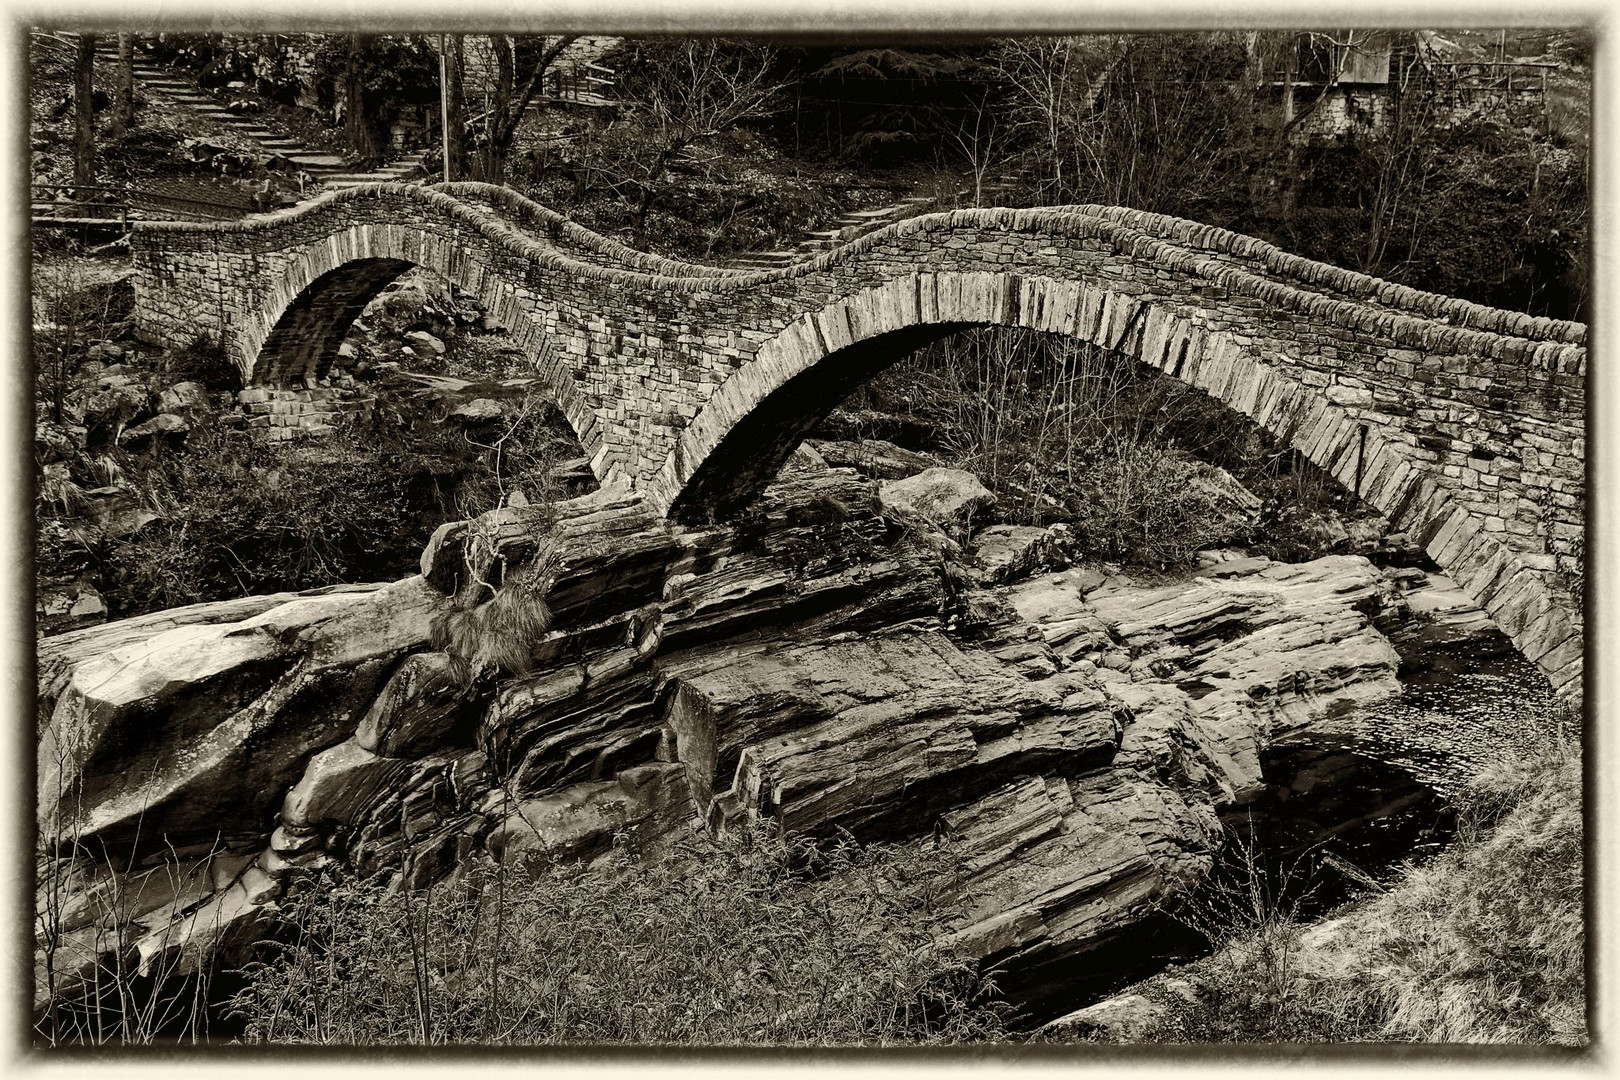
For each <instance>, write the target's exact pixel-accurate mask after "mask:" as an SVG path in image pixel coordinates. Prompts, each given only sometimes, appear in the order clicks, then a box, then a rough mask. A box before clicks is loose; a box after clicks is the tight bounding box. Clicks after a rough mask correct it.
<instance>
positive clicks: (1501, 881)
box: [1079, 740, 1588, 1046]
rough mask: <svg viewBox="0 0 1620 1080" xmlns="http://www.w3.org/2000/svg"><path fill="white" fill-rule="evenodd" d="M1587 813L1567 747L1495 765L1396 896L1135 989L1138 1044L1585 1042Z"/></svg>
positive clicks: (1248, 930) (1242, 934) (1266, 924)
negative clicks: (1442, 846) (1442, 841)
mask: <svg viewBox="0 0 1620 1080" xmlns="http://www.w3.org/2000/svg"><path fill="white" fill-rule="evenodd" d="M1581 806H1582V780H1581V757H1580V752H1579V748H1578V746H1575V745H1572V744H1570V743H1568V742H1566V741H1563V740H1555V742H1554V744H1553V745H1550V746H1548V747H1547V748H1546V749H1545V750H1544V752H1542V753H1540V754H1537V755H1532V756H1528V757H1526V758H1523V759H1520V760H1516V761H1513V762H1511V763H1508V764H1504V765H1501V766H1499V767H1496V768H1494V769H1492V770H1491V771H1489V772H1488V773H1486V774H1484V775H1482V776H1481V777H1479V778H1478V780H1477V781H1476V782H1475V783H1474V785H1472V787H1471V788H1470V790H1469V791H1468V793H1467V794H1466V795H1465V796H1464V797H1463V798H1462V799H1461V800H1460V805H1459V806H1458V815H1459V832H1458V838H1457V840H1456V841H1455V842H1454V843H1453V844H1452V846H1451V847H1450V848H1448V849H1447V850H1446V851H1445V852H1443V853H1442V854H1441V855H1440V856H1438V857H1437V858H1435V859H1434V860H1432V861H1431V862H1429V863H1427V864H1425V865H1423V866H1421V867H1417V868H1414V869H1412V870H1411V871H1410V872H1409V873H1408V874H1407V875H1406V877H1405V878H1404V879H1403V880H1402V881H1401V882H1400V883H1399V884H1398V885H1396V886H1395V887H1393V888H1391V889H1390V890H1389V891H1388V892H1386V893H1382V894H1380V895H1377V896H1375V897H1373V898H1372V899H1370V900H1368V901H1366V902H1364V903H1363V904H1361V905H1359V906H1357V907H1355V908H1353V909H1351V910H1349V911H1348V912H1346V913H1344V914H1343V915H1341V916H1339V917H1338V918H1336V919H1333V920H1330V921H1328V922H1325V923H1321V924H1317V925H1316V926H1312V927H1304V926H1300V925H1298V924H1296V923H1294V922H1292V921H1290V920H1289V919H1288V918H1286V916H1285V915H1283V916H1278V917H1275V918H1269V919H1260V920H1257V921H1251V922H1249V923H1247V924H1245V925H1237V926H1234V927H1232V928H1231V929H1232V932H1231V935H1230V937H1229V938H1228V940H1227V942H1226V943H1225V945H1224V947H1223V948H1222V949H1221V951H1220V952H1218V953H1216V954H1215V955H1213V956H1211V957H1209V958H1207V959H1205V960H1202V961H1199V962H1198V963H1196V964H1194V965H1191V966H1189V967H1188V968H1185V969H1182V970H1181V971H1179V972H1177V973H1174V974H1173V975H1171V976H1168V977H1165V976H1161V977H1158V978H1156V979H1154V980H1150V981H1149V982H1147V983H1144V984H1142V986H1141V987H1139V988H1138V992H1139V993H1140V994H1141V995H1142V996H1143V997H1145V998H1146V999H1147V1000H1148V1001H1149V1002H1150V1003H1151V1007H1150V1009H1149V1012H1148V1014H1147V1016H1148V1019H1147V1023H1146V1024H1145V1025H1143V1026H1141V1027H1139V1028H1138V1029H1137V1031H1136V1032H1135V1034H1134V1035H1133V1036H1132V1041H1143V1042H1300V1043H1302V1042H1424V1043H1506V1044H1530V1045H1557V1046H1583V1045H1585V1044H1586V1042H1587V1041H1588V1033H1587V1028H1586V977H1585V941H1586V936H1585V921H1584V913H1583V897H1584V887H1585V886H1584V874H1583V865H1584V863H1583V859H1584V849H1583V836H1584V832H1583V826H1582V817H1581ZM1188 985H1192V986H1193V987H1195V988H1196V992H1195V993H1193V994H1188V993H1186V992H1185V991H1186V988H1187V987H1188ZM1176 987H1179V989H1180V990H1181V991H1182V992H1180V993H1178V992H1176ZM1079 1034H1080V1036H1081V1037H1083V1038H1093V1039H1100V1038H1108V1035H1107V1033H1106V1032H1102V1031H1099V1030H1097V1029H1095V1028H1089V1029H1088V1028H1082V1029H1080V1031H1079Z"/></svg>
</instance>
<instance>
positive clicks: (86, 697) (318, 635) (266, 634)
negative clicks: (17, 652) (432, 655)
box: [37, 578, 440, 849]
mask: <svg viewBox="0 0 1620 1080" xmlns="http://www.w3.org/2000/svg"><path fill="white" fill-rule="evenodd" d="M439 596H440V594H438V593H436V592H434V591H433V590H432V589H430V588H428V587H427V586H426V585H425V583H423V582H422V581H421V579H420V578H409V579H406V580H405V581H402V582H398V583H396V584H395V585H391V586H386V587H382V588H378V587H375V586H373V587H370V588H367V589H364V590H354V589H349V590H346V591H327V592H320V593H316V594H312V595H303V596H294V597H293V598H291V599H289V600H285V601H283V602H280V603H277V604H274V605H273V606H271V607H269V608H266V609H264V610H261V611H258V612H257V613H256V614H249V615H247V616H246V617H240V616H239V617H238V619H237V621H228V622H176V621H172V620H171V621H168V622H165V621H164V620H162V619H159V620H156V621H151V620H148V625H149V627H150V630H151V631H153V632H147V630H145V629H143V630H141V631H140V632H138V633H136V634H123V635H120V630H121V627H120V624H118V623H111V624H108V625H106V626H104V627H98V628H97V630H96V633H98V634H100V635H102V637H103V640H105V641H107V642H108V643H109V647H105V648H97V647H96V639H95V638H91V637H88V636H85V637H79V636H77V635H70V637H73V638H74V642H73V650H72V652H71V653H69V654H67V656H71V657H76V659H67V658H66V657H64V659H63V660H62V661H61V662H60V664H58V663H57V662H55V661H53V660H52V659H51V657H52V654H53V653H54V652H55V651H56V650H55V649H54V648H53V645H52V641H51V639H47V640H46V641H45V642H42V643H41V654H42V656H41V668H42V677H43V676H44V675H45V673H47V672H49V673H50V679H49V682H48V683H44V684H42V691H44V693H42V697H41V701H40V707H41V710H42V715H43V716H45V717H47V718H48V719H47V722H46V723H45V725H44V729H43V731H42V732H41V735H40V741H39V746H38V751H37V754H38V758H37V760H38V762H39V768H38V774H37V775H38V811H39V817H38V821H39V824H40V827H41V829H42V830H43V831H44V833H45V835H47V836H58V835H62V836H66V835H76V836H78V837H79V838H80V839H81V840H83V841H86V842H88V841H89V840H90V839H92V838H94V837H96V836H98V835H100V836H104V837H106V838H108V839H109V840H110V841H116V842H121V843H123V844H124V845H125V847H126V849H134V848H136V847H137V842H138V844H139V845H146V844H153V845H161V844H162V843H163V842H164V841H162V840H161V839H160V838H161V837H163V836H164V835H165V834H167V836H168V837H169V839H170V840H171V841H174V842H180V841H181V840H183V839H187V838H193V837H197V836H208V837H212V836H215V835H217V834H218V833H219V831H220V829H221V827H222V824H223V823H226V822H231V823H245V822H267V821H268V820H269V815H270V813H271V811H272V810H273V809H274V807H275V806H276V805H277V804H278V803H279V802H280V800H281V798H282V796H283V794H284V793H285V792H286V791H287V789H288V787H289V785H290V784H291V783H292V781H293V780H295V779H296V778H297V777H298V776H299V775H300V774H301V773H302V772H303V767H302V762H303V761H304V760H305V759H306V758H307V757H308V755H309V754H311V753H313V752H315V751H317V750H319V749H322V748H323V747H326V746H331V745H333V744H335V743H338V742H341V741H342V740H343V739H345V738H346V737H347V736H348V735H349V733H350V732H352V731H353V730H354V728H355V726H356V724H357V723H358V722H359V720H360V718H361V716H363V715H364V713H365V711H366V710H367V708H368V707H369V706H370V704H371V702H372V700H373V699H374V697H375V695H376V691H377V689H378V687H379V685H380V684H381V681H382V678H383V676H384V675H385V674H386V672H387V670H388V668H389V667H390V666H391V665H392V661H393V660H394V659H395V658H396V657H398V656H399V655H401V654H402V653H404V652H409V651H414V650H417V649H420V648H422V647H423V646H424V645H425V644H426V640H427V637H428V621H429V618H430V616H431V614H432V612H433V610H434V609H435V607H436V605H437V603H438V600H437V599H436V598H438V597H439ZM204 607H208V605H204ZM238 608H240V605H238ZM246 610H248V611H252V610H253V609H252V607H248V608H247V609H246ZM165 614H166V613H165ZM204 617H206V616H204ZM80 633H81V635H82V634H85V632H82V631H81V632H80ZM234 827H240V826H234Z"/></svg>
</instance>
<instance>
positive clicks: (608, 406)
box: [131, 183, 1586, 699]
mask: <svg viewBox="0 0 1620 1080" xmlns="http://www.w3.org/2000/svg"><path fill="white" fill-rule="evenodd" d="M131 247H132V250H133V253H134V261H135V267H136V277H135V284H136V320H137V326H138V328H139V330H140V332H141V333H142V334H143V335H144V336H146V337H148V338H149V339H152V340H158V341H162V342H165V343H167V344H171V345H181V344H185V343H187V342H189V341H192V340H195V339H197V338H199V337H206V338H210V339H213V340H215V341H218V342H220V343H221V344H222V345H223V346H224V348H225V349H226V351H227V353H228V354H229V356H230V358H231V359H232V360H233V361H234V362H235V364H236V365H237V367H238V368H239V369H240V371H241V373H242V377H243V380H244V383H246V384H249V385H254V384H257V385H269V386H275V385H287V384H289V383H299V382H302V381H304V380H306V379H311V378H316V377H319V376H320V375H321V374H322V373H323V372H324V370H325V369H326V368H327V367H328V366H329V365H330V363H331V362H332V359H333V357H334V356H335V355H336V353H337V348H338V346H339V344H340V343H341V342H342V340H343V338H344V335H345V334H346V332H347V330H348V328H349V325H350V324H351V323H352V322H353V320H354V319H355V317H356V316H357V315H358V314H359V313H360V311H361V310H362V309H363V308H364V307H365V305H366V304H367V303H368V302H369V301H370V300H371V299H372V297H374V296H375V295H376V294H377V293H378V292H379V291H380V290H381V289H382V288H383V286H385V285H386V284H387V283H388V282H389V281H391V280H392V279H394V278H395V277H397V276H398V275H400V274H401V273H403V272H404V271H405V270H406V269H408V268H409V267H410V266H412V265H421V266H425V267H429V268H431V269H433V270H435V271H437V272H438V273H439V274H441V275H443V276H444V277H446V278H448V279H450V280H451V281H453V282H455V283H456V284H458V285H459V286H461V287H462V288H463V289H466V290H467V291H469V292H471V293H472V294H474V295H475V296H477V297H478V298H479V300H480V301H481V302H482V303H483V304H484V306H485V307H486V308H487V309H488V310H489V312H490V313H491V314H492V315H493V316H494V317H495V318H496V319H498V320H499V321H500V322H501V323H503V324H504V325H505V326H506V327H507V328H508V329H509V331H510V332H511V334H512V335H513V337H514V339H515V341H516V342H517V343H518V344H520V345H521V346H522V347H523V348H524V349H525V350H526V351H527V353H528V355H529V357H530V359H531V361H532V362H533V364H534V366H535V369H536V371H537V372H538V373H539V374H540V376H541V377H542V378H543V379H544V380H545V381H546V383H547V384H548V385H549V387H550V389H551V390H552V391H553V392H554V393H555V395H556V399H557V401H558V403H559V404H560V405H561V407H562V410H563V412H564V413H565V414H566V415H567V417H568V419H569V421H570V422H571V423H572V425H573V427H574V429H575V431H576V432H577V433H578V435H579V437H580V440H581V442H582V443H583V445H584V446H585V448H586V452H587V454H588V455H589V457H590V461H591V466H592V468H593V470H594V471H595V472H596V474H597V476H598V478H599V479H600V480H601V481H602V482H603V483H604V484H622V485H626V486H628V487H629V488H631V489H633V490H635V491H637V492H639V493H640V495H641V496H642V498H644V499H645V500H646V502H647V503H648V504H649V505H650V506H651V507H652V508H653V509H655V510H657V511H658V512H660V513H663V514H666V515H669V516H672V517H678V518H683V519H701V518H706V517H715V516H718V515H724V514H727V513H729V512H730V511H732V510H734V509H736V508H737V507H739V506H740V505H742V504H744V503H745V502H746V501H748V500H749V499H750V498H751V496H752V495H753V494H754V493H755V492H756V491H757V490H758V489H759V487H761V486H762V485H763V484H764V483H765V482H767V481H768V480H769V479H770V478H771V477H772V476H773V475H774V474H775V472H776V470H777V468H778V467H779V466H780V465H781V464H782V462H783V461H784V460H785V459H786V457H787V456H788V455H789V454H790V453H791V451H792V449H793V447H794V446H795V445H796V444H797V442H798V441H799V439H800V438H801V437H802V436H803V435H804V433H805V432H807V431H808V430H809V429H810V428H811V427H812V426H813V425H814V424H815V422H816V421H817V420H819V419H820V418H821V417H822V416H824V415H825V414H826V412H828V411H829V410H830V409H831V408H832V407H833V406H834V405H836V404H837V403H838V402H839V401H840V400H842V399H843V397H844V396H846V395H847V393H848V392H849V391H850V390H852V389H853V388H854V387H855V386H856V385H858V384H859V383H860V382H861V381H863V380H864V379H866V378H868V377H870V376H871V375H873V374H874V373H876V372H877V371H878V370H881V369H882V368H883V367H885V366H886V365H888V364H889V363H891V362H892V361H894V360H897V359H899V358H900V357H902V356H904V355H906V354H907V353H909V352H911V351H912V350H913V349H915V348H917V347H919V346H921V345H923V344H926V343H927V342H929V341H931V340H934V339H936V338H939V337H943V336H945V335H948V334H951V333H954V332H956V331H958V330H960V329H962V328H965V327H970V326H983V325H998V326H1020V327H1027V328H1031V329H1035V330H1042V331H1049V332H1055V333H1061V334H1067V335H1072V336H1074V337H1076V338H1079V339H1082V340H1085V341H1089V342H1094V343H1096V344H1099V345H1102V346H1104V347H1106V348H1109V349H1112V350H1115V351H1117V352H1119V353H1121V354H1124V355H1127V356H1130V357H1133V358H1136V359H1138V360H1141V361H1142V362H1145V363H1148V364H1151V365H1153V366H1154V367H1156V368H1159V369H1161V370H1163V371H1165V372H1167V373H1169V374H1170V375H1172V376H1174V377H1176V378H1179V379H1182V380H1184V381H1186V382H1188V383H1190V384H1192V385H1193V386H1196V387H1198V388H1200V389H1202V390H1205V391H1207V392H1209V393H1210V394H1212V395H1213V396H1215V397H1216V398H1219V399H1220V400H1221V401H1223V402H1225V403H1226V404H1227V405H1229V406H1231V407H1232V408H1234V409H1236V410H1238V411H1239V412H1241V413H1244V414H1245V415H1247V416H1249V417H1251V418H1253V419H1254V420H1255V421H1256V422H1257V423H1259V424H1260V425H1261V426H1262V427H1264V428H1266V429H1267V430H1269V431H1270V432H1272V433H1273V434H1274V435H1276V436H1277V437H1278V438H1280V439H1281V440H1283V441H1284V442H1286V443H1291V444H1292V445H1293V446H1295V447H1297V448H1298V449H1299V450H1300V451H1301V452H1302V453H1303V454H1304V455H1305V456H1306V457H1308V458H1310V459H1311V460H1312V461H1313V462H1315V463H1316V464H1318V465H1320V466H1322V467H1323V468H1324V469H1326V470H1327V471H1329V472H1330V473H1332V474H1333V475H1334V476H1335V477H1337V478H1338V479H1339V480H1340V481H1341V482H1343V483H1344V484H1345V485H1346V486H1347V487H1350V488H1352V489H1354V490H1356V491H1357V492H1358V493H1359V494H1360V496H1361V497H1363V498H1365V499H1367V500H1368V501H1369V502H1371V503H1372V504H1373V505H1375V506H1376V507H1378V508H1379V509H1380V510H1382V511H1383V512H1384V513H1385V514H1387V515H1388V517H1389V518H1390V520H1391V523H1392V525H1393V527H1394V528H1396V529H1400V530H1405V531H1408V532H1410V533H1412V534H1414V535H1415V536H1416V537H1417V538H1418V539H1419V540H1420V541H1421V543H1422V544H1423V545H1424V546H1425V547H1426V549H1427V551H1428V553H1429V554H1430V556H1431V557H1433V559H1434V560H1435V562H1437V563H1438V564H1439V565H1440V566H1441V567H1442V568H1444V569H1445V570H1446V571H1447V573H1449V574H1450V575H1451V576H1452V577H1453V578H1454V579H1455V580H1457V581H1458V583H1459V584H1461V585H1462V586H1463V587H1464V588H1465V589H1466V590H1467V591H1468V592H1469V593H1470V594H1471V595H1472V596H1473V597H1474V598H1475V599H1476V600H1477V601H1478V602H1479V603H1480V605H1481V607H1483V608H1484V609H1485V610H1486V611H1487V612H1488V613H1490V615H1491V616H1492V617H1493V619H1494V620H1495V621H1496V623H1497V624H1498V625H1499V626H1500V627H1501V628H1502V629H1503V630H1504V631H1505V632H1506V633H1507V635H1508V636H1509V637H1510V638H1511V639H1512V640H1513V641H1514V642H1515V644H1516V645H1517V646H1518V647H1519V648H1520V649H1521V651H1523V652H1524V653H1525V654H1526V655H1527V656H1528V657H1530V658H1531V659H1532V660H1534V661H1536V662H1537V663H1538V664H1540V666H1541V667H1542V668H1543V670H1545V671H1546V672H1547V674H1548V676H1549V677H1550V678H1551V680H1552V681H1553V684H1554V686H1555V687H1556V688H1558V690H1559V691H1560V693H1561V694H1562V695H1564V696H1565V697H1566V698H1569V699H1578V697H1579V695H1580V693H1581V686H1582V640H1583V639H1582V620H1581V610H1580V601H1579V599H1578V598H1579V596H1580V595H1581V580H1582V564H1583V556H1584V545H1583V535H1584V533H1583V527H1584V502H1583V484H1584V454H1585V372H1586V348H1585V341H1586V327H1585V326H1584V325H1581V324H1578V323H1569V322H1559V321H1555V320H1550V319H1545V318H1532V317H1530V316H1527V315H1522V314H1516V313H1513V312H1507V311H1499V310H1495V309H1491V308H1486V307H1482V306H1479V305H1476V304H1471V303H1468V302H1466V301H1462V300H1458V299H1453V298H1448V297H1443V296H1437V295H1434V294H1431V293H1423V292H1419V291H1416V290H1413V289H1410V288H1406V287H1404V286H1399V285H1394V284H1391V283H1389V282H1385V281H1380V280H1378V279H1375V278H1370V277H1367V276H1365V275H1362V274H1357V273H1353V272H1351V271H1348V270H1344V269H1340V268H1337V267H1333V266H1328V265H1324V264H1321V263H1316V262H1311V261H1309V260H1305V259H1301V258H1298V257H1296V256H1292V255H1288V254H1285V253H1283V252H1281V251H1279V250H1278V249H1276V248H1274V247H1272V246H1270V245H1268V244H1265V243H1263V242H1261V241H1258V240H1255V239H1253V238H1250V237H1245V236H1239V235H1236V234H1233V233H1230V232H1226V231H1223V230H1220V229H1216V228H1213V227H1210V226H1205V225H1199V224H1196V223H1193V222H1189V221H1183V220H1179V219H1175V218H1167V217H1163V216H1160V215H1154V214H1148V213H1143V212H1140V211H1132V210H1125V209H1120V208H1116V207H1098V206H1074V207H1054V208H1041V209H1034V210H1007V209H981V210H958V211H954V212H950V213H944V214H933V215H928V216H924V217H917V218H912V219H909V220H905V221H901V222H898V223H896V224H894V225H891V226H889V227H887V228H885V229H882V230H879V231H877V232H874V233H871V234H869V235H867V236H864V237H862V238H860V239H859V240H857V241H855V242H853V243H851V244H848V245H845V246H843V247H840V248H835V249H833V250H831V251H828V252H825V253H823V254H821V255H819V256H817V257H816V258H814V259H811V260H809V261H807V262H804V263H800V264H797V265H794V266H789V267H785V268H782V269H778V270H770V271H738V270H726V269H717V268H714V267H706V266H700V265H694V264H691V263H684V262H679V261H675V260H670V259H664V258H660V257H657V256H653V255H649V254H646V253H644V252H638V251H635V250H633V249H631V248H628V247H626V246H624V245H622V244H618V243H616V242H614V241H611V240H608V239H606V238H603V237H601V236H598V235H596V234H594V233H592V232H590V231H589V230H587V229H585V228H583V227H581V226H579V225H577V224H575V223H573V222H570V221H568V220H566V219H565V218H563V217H561V216H560V215H558V214H556V213H555V212H553V211H550V210H547V209H546V208H544V207H541V206H539V205H537V204H535V203H533V202H530V201H528V200H526V199H524V198H522V197H521V196H518V195H516V194H515V193H513V192H511V191H509V190H506V189H503V188H495V187H490V186H487V185H481V184H467V183H460V184H443V185H438V186H434V187H422V186H415V185H398V184H372V185H364V186H360V187H355V188H351V189H349V190H346V191H342V192H337V193H334V194H331V195H329V196H326V197H323V198H321V199H319V200H316V201H315V202H313V203H310V204H307V205H305V206H303V207H300V208H296V209H293V210H290V211H285V212H281V213H277V214H272V215H264V216H259V217H254V218H249V219H246V220H244V221H240V222H225V223H210V224H190V223H141V224H139V225H137V226H136V228H135V231H134V233H133V236H132V238H131Z"/></svg>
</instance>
